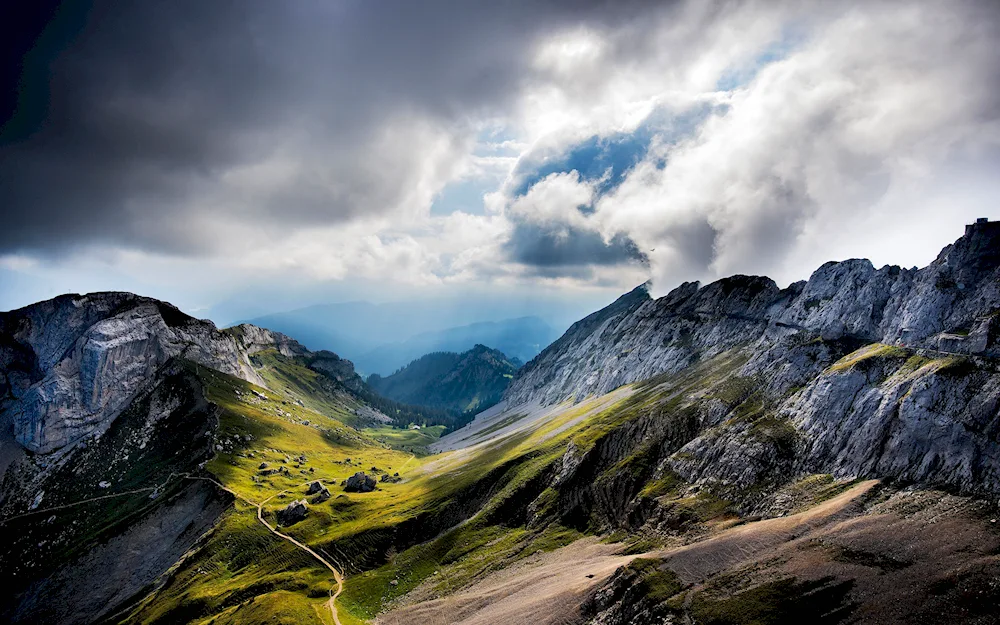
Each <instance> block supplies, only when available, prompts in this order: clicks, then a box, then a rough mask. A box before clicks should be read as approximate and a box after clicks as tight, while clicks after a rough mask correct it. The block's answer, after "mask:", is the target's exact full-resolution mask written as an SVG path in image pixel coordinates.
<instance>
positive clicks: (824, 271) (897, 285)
mask: <svg viewBox="0 0 1000 625" xmlns="http://www.w3.org/2000/svg"><path fill="white" fill-rule="evenodd" d="M998 313H1000V222H987V223H977V224H973V225H970V226H969V227H968V228H967V230H966V234H965V235H964V236H963V237H961V238H960V239H958V240H957V241H956V242H955V243H954V244H952V245H949V246H947V247H945V248H944V249H943V250H942V251H941V252H940V254H939V255H938V257H937V258H936V259H935V260H934V261H933V262H932V263H931V264H930V265H928V266H927V267H924V268H923V269H903V268H900V267H897V266H885V267H882V268H881V269H875V267H874V266H873V265H872V264H871V262H869V261H867V260H858V259H855V260H847V261H843V262H829V263H826V264H824V265H823V266H822V267H820V268H819V269H817V270H816V271H815V272H813V274H812V276H811V277H810V278H809V280H808V281H803V282H796V283H794V284H791V285H789V286H788V287H787V288H785V289H779V288H778V286H777V285H776V284H775V283H774V281H773V280H771V279H770V278H766V277H759V276H741V275H737V276H731V277H728V278H723V279H721V280H718V281H716V282H713V283H711V284H709V285H706V286H700V285H699V284H698V283H697V282H688V283H684V284H682V285H680V286H679V287H677V288H675V289H674V290H672V291H671V292H670V293H668V294H667V295H665V296H663V297H661V298H658V299H655V300H654V299H652V298H651V297H649V295H648V292H647V289H646V287H645V286H640V287H638V288H637V289H635V290H633V291H632V292H631V293H628V294H626V295H624V296H622V297H621V298H619V299H618V300H617V301H616V302H615V303H613V304H612V305H610V306H608V307H607V308H604V309H603V310H600V311H598V312H596V313H594V314H592V315H590V316H588V317H586V318H585V319H583V320H581V321H579V322H577V323H575V324H574V325H573V326H572V327H570V329H569V330H567V332H566V333H565V334H564V335H563V336H562V337H561V338H560V339H558V340H557V341H555V342H554V343H553V344H552V345H551V346H549V347H548V348H546V349H545V350H543V351H542V353H541V354H539V355H538V356H537V357H536V358H534V359H532V360H531V361H530V362H529V363H528V364H527V365H525V366H524V367H523V368H522V369H521V370H520V371H519V372H518V374H517V376H515V379H514V381H513V382H512V383H511V385H510V387H509V388H508V390H507V392H506V393H505V395H504V399H505V400H507V402H508V404H510V405H515V404H520V403H525V402H527V401H531V400H539V401H541V402H542V403H543V404H551V403H555V402H559V401H562V400H564V399H567V398H571V399H577V400H579V399H582V398H583V397H586V396H587V395H600V394H603V393H606V392H608V391H610V390H613V389H615V388H617V387H619V386H621V385H623V384H628V383H631V382H637V381H640V380H644V379H648V378H650V377H652V376H654V375H659V374H663V373H670V372H676V371H679V370H681V369H683V368H684V367H687V366H689V365H690V364H692V363H694V362H697V361H698V360H700V359H706V358H710V357H712V356H714V355H717V354H719V353H722V352H724V351H726V350H727V349H731V348H733V347H735V346H737V345H747V344H751V343H753V344H755V345H756V348H757V349H758V350H759V351H766V350H768V349H769V348H771V347H772V346H775V345H781V344H782V342H783V341H786V340H788V339H789V338H790V337H799V339H801V338H802V337H810V338H813V337H821V338H824V339H828V340H837V339H841V338H845V337H846V338H850V339H854V340H857V341H859V342H861V343H874V342H881V343H888V344H901V345H905V346H907V347H912V348H926V349H932V350H939V351H945V352H955V353H963V354H970V355H975V354H983V355H991V356H997V355H998V353H1000V350H998V345H1000V341H998V339H1000V315H998Z"/></svg>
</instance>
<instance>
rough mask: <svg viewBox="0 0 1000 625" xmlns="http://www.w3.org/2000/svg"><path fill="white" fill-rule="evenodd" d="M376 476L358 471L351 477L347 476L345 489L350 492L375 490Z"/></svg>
mask: <svg viewBox="0 0 1000 625" xmlns="http://www.w3.org/2000/svg"><path fill="white" fill-rule="evenodd" d="M375 484H376V482H375V478H373V477H372V476H370V475H365V473H364V471H358V472H357V473H355V474H354V475H352V476H351V477H349V478H347V482H346V483H345V484H344V490H346V491H347V492H349V493H370V492H372V491H373V490H375Z"/></svg>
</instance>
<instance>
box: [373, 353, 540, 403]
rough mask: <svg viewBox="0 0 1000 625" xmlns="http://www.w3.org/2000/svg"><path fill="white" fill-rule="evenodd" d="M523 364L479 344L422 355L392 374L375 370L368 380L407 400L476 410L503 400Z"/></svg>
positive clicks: (378, 388) (384, 392)
mask: <svg viewBox="0 0 1000 625" xmlns="http://www.w3.org/2000/svg"><path fill="white" fill-rule="evenodd" d="M522 364H523V363H522V362H521V361H520V360H518V359H516V358H514V359H510V358H508V357H507V356H505V355H504V354H503V352H501V351H499V350H496V349H491V348H489V347H486V346H485V345H476V346H475V347H473V348H472V349H470V350H469V351H466V352H462V353H461V354H458V353H455V352H434V353H431V354H427V355H425V356H421V357H420V358H418V359H416V360H414V361H413V362H411V363H410V364H408V365H406V366H405V367H403V368H402V369H400V370H399V371H397V372H395V373H394V374H392V375H390V376H386V377H384V378H383V377H382V376H379V375H377V374H373V375H371V376H369V377H368V380H367V382H368V385H369V386H371V387H372V389H374V390H375V391H376V392H378V393H380V394H382V395H384V396H386V397H389V398H391V399H395V400H396V401H400V402H403V403H406V404H419V405H422V406H428V407H432V408H441V409H444V410H451V411H454V412H458V413H460V414H469V413H472V414H475V413H476V412H480V411H482V410H485V409H487V408H489V407H490V406H493V405H494V404H496V403H497V402H498V401H500V399H501V398H502V397H503V393H504V391H505V390H507V385H508V384H510V381H511V379H513V377H514V374H515V373H516V372H517V369H518V367H519V366H521V365H522Z"/></svg>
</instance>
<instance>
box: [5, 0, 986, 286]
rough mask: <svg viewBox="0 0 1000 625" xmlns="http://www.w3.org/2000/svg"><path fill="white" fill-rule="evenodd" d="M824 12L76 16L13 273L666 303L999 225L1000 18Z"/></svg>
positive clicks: (478, 7) (72, 12) (144, 12)
mask: <svg viewBox="0 0 1000 625" xmlns="http://www.w3.org/2000/svg"><path fill="white" fill-rule="evenodd" d="M824 7H825V8H823V9H822V10H816V8H815V5H812V6H807V4H806V3H804V2H797V1H795V0H788V1H786V2H765V1H763V0H761V1H756V2H755V1H753V0H746V1H740V2H709V3H704V2H694V1H691V2H677V3H663V2H648V3H647V2H626V3H604V2H593V3H587V4H586V5H581V4H580V3H577V2H559V1H552V2H543V3H539V2H530V3H529V2H524V3H513V4H511V3H506V4H505V3H461V4H457V5H456V4H452V3H445V2H440V3H438V2H434V3H419V4H418V3H411V2H402V1H401V2H396V3H377V4H373V3H362V2H345V3H338V4H329V3H319V2H317V3H296V4H285V3H270V2H263V1H259V2H258V1H240V2H237V1H235V0H234V1H232V2H212V3H197V2H180V3H178V2H170V3H166V2H153V3H142V4H141V5H122V4H120V3H114V4H112V3H100V2H99V3H96V4H86V5H85V4H81V3H66V4H64V5H62V6H61V7H60V8H59V9H58V10H57V11H56V12H55V14H54V16H53V19H51V20H50V21H49V22H48V24H47V26H46V28H45V29H44V30H43V31H41V32H40V33H39V38H38V40H37V43H36V45H34V47H33V48H32V49H30V50H28V51H27V53H26V55H25V56H24V58H23V63H22V71H21V87H20V90H19V97H20V99H19V102H18V106H17V108H16V112H15V114H14V116H13V117H12V118H11V119H10V120H8V121H7V122H6V123H5V124H4V126H3V129H2V131H0V206H2V207H3V209H2V211H3V215H2V218H3V222H4V224H5V227H4V228H3V229H0V269H4V270H7V271H18V272H25V271H28V272H30V271H43V270H47V271H49V272H50V273H51V272H56V271H58V270H59V268H60V267H61V266H66V265H67V264H69V263H74V262H77V261H78V259H79V258H81V257H85V258H87V259H89V260H90V261H91V262H93V261H94V259H104V261H103V262H106V263H107V264H108V265H120V264H121V263H126V262H127V263H138V266H140V267H141V266H142V265H143V263H148V264H150V265H153V264H155V265H157V266H162V265H163V264H164V263H166V264H168V265H169V264H170V263H171V262H175V264H176V266H177V267H178V268H180V267H184V268H186V269H184V270H183V271H182V272H180V273H181V274H182V275H177V276H175V277H173V278H172V279H175V280H191V281H195V282H197V281H198V280H201V279H203V277H202V276H201V275H200V274H203V273H206V272H207V271H206V268H218V270H219V271H222V270H224V272H225V274H226V275H227V276H228V277H229V278H228V279H231V280H235V281H240V280H245V281H248V282H249V281H252V280H280V279H281V276H284V275H293V274H294V275H297V276H305V277H307V278H308V279H310V280H314V281H319V282H322V281H331V280H333V281H337V280H345V279H357V278H362V279H370V280H382V281H387V282H398V283H402V284H408V285H441V284H459V285H460V284H467V283H470V282H474V283H480V284H482V283H491V284H498V285H517V284H526V283H531V284H538V283H539V282H542V283H545V284H549V285H551V286H554V287H560V286H561V287H566V288H586V287H593V288H611V289H619V288H627V287H629V286H632V285H634V284H636V283H637V282H641V281H643V280H645V279H647V278H652V279H654V281H655V282H656V284H657V286H658V288H659V289H660V290H663V289H666V288H669V287H670V286H672V285H674V284H676V283H677V282H678V281H680V280H686V279H702V280H705V279H711V278H714V277H718V276H721V275H727V274H731V273H764V274H768V275H772V276H773V277H775V278H777V279H778V280H779V281H790V280H792V279H798V278H801V277H804V275H803V274H807V273H808V271H809V270H810V269H812V268H814V267H815V266H817V265H818V264H820V263H821V262H823V261H825V260H827V259H830V258H844V257H847V256H853V255H859V256H869V257H873V259H874V260H876V262H880V261H881V262H887V261H894V262H917V261H918V260H922V259H924V258H925V257H926V256H927V255H933V253H934V252H936V248H937V247H940V245H942V244H944V243H946V242H948V240H949V239H950V238H953V237H952V236H951V235H947V234H945V233H947V232H949V230H948V229H949V228H951V230H952V231H954V232H960V227H961V223H962V222H964V221H967V220H968V219H970V218H971V217H972V216H978V215H980V214H982V215H989V216H993V217H996V216H997V215H998V213H997V209H995V208H993V207H995V206H996V205H997V202H996V200H997V197H998V194H1000V189H998V186H997V183H996V182H994V178H995V176H994V174H993V172H994V171H995V170H996V166H997V164H998V163H1000V149H998V148H1000V54H998V52H1000V49H998V44H997V42H998V41H1000V9H998V8H997V7H996V6H995V5H994V4H993V3H990V2H987V1H982V2H976V1H971V0H970V1H967V2H954V3H937V2H930V1H928V2H917V3H906V4H904V3H901V2H835V3H825V4H824ZM460 185H462V189H463V191H462V193H456V194H455V198H457V199H448V200H447V202H446V201H445V199H446V198H449V197H450V196H449V192H450V191H452V190H454V189H458V188H459V186H460ZM470 197H472V198H475V200H470V199H469V198H470ZM446 204H447V205H446ZM990 211H992V213H991V212H990ZM917 247H927V248H929V249H926V250H918V251H914V248H917ZM171 259H174V260H171ZM192 260H196V261H197V262H194V263H192V262H191V261H192ZM191 267H197V268H198V269H197V270H196V271H194V272H192V270H191ZM165 273H169V272H165ZM241 276H242V277H241ZM165 279H166V278H165Z"/></svg>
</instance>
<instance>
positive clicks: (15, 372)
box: [0, 292, 304, 453]
mask: <svg viewBox="0 0 1000 625" xmlns="http://www.w3.org/2000/svg"><path fill="white" fill-rule="evenodd" d="M267 348H275V349H278V350H279V351H281V352H282V353H284V354H286V355H294V354H300V353H303V352H304V348H303V347H302V346H301V345H299V344H298V343H296V342H295V341H292V340H291V339H289V338H288V337H285V336H283V335H280V334H278V333H275V332H271V331H269V330H264V329H261V328H257V327H255V326H250V325H242V326H237V327H235V328H230V329H227V330H223V331H220V330H218V329H216V327H215V325H214V324H212V323H211V322H210V321H201V320H197V319H194V318H192V317H189V316H187V315H185V314H184V313H182V312H180V311H179V310H177V309H176V308H174V307H172V306H170V305H169V304H165V303H163V302H160V301H157V300H153V299H149V298H145V297H140V296H137V295H133V294H131V293H116V292H110V293H93V294H89V295H65V296H61V297H58V298H55V299H53V300H49V301H45V302H41V303H38V304H34V305H32V306H28V307H26V308H22V309H19V310H15V311H12V312H8V313H0V416H2V417H4V418H5V419H6V420H7V422H8V424H9V426H12V428H13V431H14V435H15V437H16V439H17V441H18V442H19V443H21V444H22V445H23V446H24V447H25V448H27V449H29V450H31V451H33V452H36V453H49V452H53V451H56V450H59V449H61V448H63V447H66V446H67V445H71V444H73V443H74V442H76V441H77V440H79V439H81V438H82V437H84V436H87V435H88V434H90V433H92V432H95V431H98V430H100V429H101V428H102V427H106V425H107V424H108V423H109V422H110V421H111V420H112V419H114V417H115V416H116V415H117V414H118V413H119V412H120V411H121V410H122V409H123V408H124V407H125V406H127V405H128V404H129V402H130V401H131V400H132V398H133V397H135V395H136V394H137V393H138V392H139V391H140V390H142V389H143V388H145V386H146V385H147V384H148V383H149V381H150V380H151V379H152V377H153V376H154V374H155V372H156V370H157V369H158V368H159V367H161V366H162V365H163V364H164V363H166V362H167V361H168V360H169V359H170V358H173V357H175V356H180V357H183V358H187V359H189V360H191V361H194V362H196V363H199V364H202V365H205V366H208V367H212V368H214V369H218V370H219V371H222V372H225V373H228V374H231V375H235V376H238V377H241V378H243V379H245V380H248V381H250V382H254V383H257V384H262V383H263V382H262V380H261V379H260V378H259V377H258V375H257V374H256V372H255V371H254V369H253V367H252V366H251V364H250V362H249V357H250V355H251V354H253V353H255V352H257V351H260V350H262V349H267Z"/></svg>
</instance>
